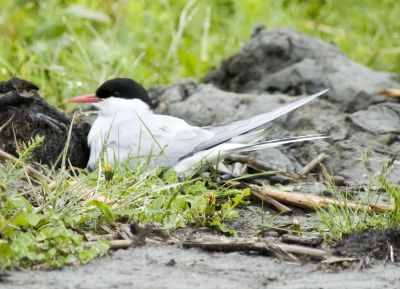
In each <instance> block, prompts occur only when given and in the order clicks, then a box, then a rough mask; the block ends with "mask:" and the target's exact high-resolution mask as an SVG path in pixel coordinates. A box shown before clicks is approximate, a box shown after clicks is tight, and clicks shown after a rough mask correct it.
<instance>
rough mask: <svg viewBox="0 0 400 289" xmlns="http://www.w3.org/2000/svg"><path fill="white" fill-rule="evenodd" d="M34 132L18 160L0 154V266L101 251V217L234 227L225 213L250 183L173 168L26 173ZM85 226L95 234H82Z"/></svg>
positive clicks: (47, 264)
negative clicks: (182, 177) (228, 183)
mask: <svg viewBox="0 0 400 289" xmlns="http://www.w3.org/2000/svg"><path fill="white" fill-rule="evenodd" d="M42 141H43V138H40V137H37V138H36V139H35V140H32V141H31V142H30V143H28V144H25V145H23V146H22V147H21V148H20V150H19V157H18V159H17V160H10V161H6V162H0V180H1V182H0V269H1V268H9V269H12V268H41V269H47V268H57V267H62V266H64V265H72V264H74V265H77V264H80V263H85V262H88V261H89V260H91V259H92V258H94V257H96V256H99V255H103V254H105V253H106V252H107V251H108V249H109V245H108V244H109V243H108V241H107V240H106V239H105V238H104V237H101V235H104V234H105V233H106V232H105V231H104V230H103V229H102V225H110V224H114V223H118V222H122V223H124V224H129V223H131V222H133V221H139V222H140V223H145V224H146V223H150V222H157V223H160V224H162V225H163V227H164V228H166V229H176V228H181V227H186V226H190V225H191V226H197V227H204V226H206V227H209V228H213V229H216V230H219V231H223V232H226V233H229V234H234V233H235V232H234V231H233V230H230V229H229V228H228V227H226V226H225V225H224V220H225V219H229V218H232V217H234V216H236V214H237V212H236V211H235V208H236V206H238V205H239V204H241V203H242V202H243V199H244V198H245V197H247V196H248V195H249V194H250V192H249V190H236V189H229V188H221V187H220V186H218V185H215V184H213V183H210V182H208V183H206V182H205V181H202V180H200V179H191V180H186V181H183V182H182V181H178V177H177V175H176V174H175V173H174V172H173V171H167V172H163V170H162V169H161V168H154V169H148V168H147V166H146V164H145V163H143V164H142V165H139V166H137V167H136V168H135V169H134V170H132V169H130V168H128V161H127V163H126V164H121V165H120V166H116V167H111V166H110V165H108V164H105V163H103V161H100V164H99V165H98V168H97V170H96V171H94V172H92V173H81V174H79V175H76V174H74V173H71V172H70V171H68V170H67V167H66V165H65V164H66V160H65V158H64V161H63V164H64V165H63V166H62V167H61V169H57V170H52V169H46V168H45V167H41V168H40V171H41V172H42V174H43V175H42V176H41V177H39V178H38V177H35V178H32V177H31V176H30V175H28V174H27V171H26V165H25V164H24V162H25V161H26V160H28V159H29V157H30V155H31V153H32V151H33V150H34V149H35V148H37V147H38V146H40V145H41V143H42ZM87 234H92V235H98V236H100V239H99V240H98V241H92V242H88V240H87V238H86V236H87Z"/></svg>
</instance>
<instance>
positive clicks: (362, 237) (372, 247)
mask: <svg viewBox="0 0 400 289" xmlns="http://www.w3.org/2000/svg"><path fill="white" fill-rule="evenodd" d="M334 253H335V254H337V255H339V256H350V257H356V258H366V257H368V258H373V259H377V260H385V261H390V262H399V261H400V228H397V229H384V230H378V229H369V230H367V231H363V232H359V233H353V234H350V235H348V236H345V237H344V238H343V240H342V241H341V242H340V243H339V244H338V245H336V247H335V248H334Z"/></svg>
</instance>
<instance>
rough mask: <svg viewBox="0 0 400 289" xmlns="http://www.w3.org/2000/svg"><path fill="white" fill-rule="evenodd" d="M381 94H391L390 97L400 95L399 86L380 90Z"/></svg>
mask: <svg viewBox="0 0 400 289" xmlns="http://www.w3.org/2000/svg"><path fill="white" fill-rule="evenodd" d="M379 94H380V95H383V96H389V97H400V89H397V88H388V89H384V90H382V91H380V92H379Z"/></svg>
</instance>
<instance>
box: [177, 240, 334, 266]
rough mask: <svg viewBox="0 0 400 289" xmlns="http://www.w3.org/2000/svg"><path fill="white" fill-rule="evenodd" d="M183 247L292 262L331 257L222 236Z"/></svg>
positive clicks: (321, 252)
mask: <svg viewBox="0 0 400 289" xmlns="http://www.w3.org/2000/svg"><path fill="white" fill-rule="evenodd" d="M182 246H183V247H184V248H201V249H203V250H208V251H222V252H258V253H261V254H265V255H268V256H274V257H277V258H278V259H282V260H291V261H297V260H298V258H297V257H296V256H299V257H305V258H311V259H315V260H321V259H325V258H326V257H327V256H328V255H329V252H327V251H325V250H321V249H316V248H311V247H307V246H301V245H291V244H285V243H281V242H271V241H267V240H262V239H258V238H253V239H243V238H238V239H233V238H226V237H220V236H203V237H202V238H201V239H197V240H186V241H183V242H182Z"/></svg>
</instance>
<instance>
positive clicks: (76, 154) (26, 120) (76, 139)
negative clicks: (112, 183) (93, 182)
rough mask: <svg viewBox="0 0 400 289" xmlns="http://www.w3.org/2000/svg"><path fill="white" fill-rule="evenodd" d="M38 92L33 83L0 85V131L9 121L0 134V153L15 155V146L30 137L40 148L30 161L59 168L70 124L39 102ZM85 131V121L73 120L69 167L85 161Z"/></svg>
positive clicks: (82, 166)
mask: <svg viewBox="0 0 400 289" xmlns="http://www.w3.org/2000/svg"><path fill="white" fill-rule="evenodd" d="M38 89H39V88H38V87H37V86H36V85H34V84H33V83H30V82H28V81H25V80H22V79H19V78H12V79H10V80H8V81H2V82H0V127H1V126H3V125H4V124H6V123H7V122H9V121H10V120H12V121H11V122H10V123H9V124H8V125H6V126H5V127H3V128H2V129H1V130H0V149H2V150H4V151H6V152H9V153H11V154H13V155H17V153H16V143H17V144H18V145H21V144H22V142H24V143H27V142H28V141H29V140H30V139H31V138H32V137H35V136H42V137H44V141H43V145H42V146H41V147H40V148H38V149H36V150H35V151H34V152H33V155H32V161H33V162H39V163H42V164H46V165H50V166H51V165H59V164H60V162H59V160H60V155H61V154H62V152H63V150H64V147H65V143H66V141H67V139H68V133H69V129H70V125H71V120H70V119H69V118H68V117H67V116H66V115H65V114H64V113H63V112H61V111H60V110H58V109H56V108H55V107H53V106H51V105H49V104H48V103H47V102H46V101H45V100H44V99H43V98H41V97H40V95H39V93H38ZM11 123H12V125H11ZM89 129H90V126H88V124H86V122H85V121H82V120H79V119H76V120H75V123H74V126H73V127H72V131H71V140H70V144H69V150H68V157H69V159H70V161H71V164H72V165H73V166H76V167H81V168H84V167H86V164H87V161H88V159H89V148H88V147H87V140H86V134H87V133H88V131H89ZM15 140H17V141H15Z"/></svg>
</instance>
